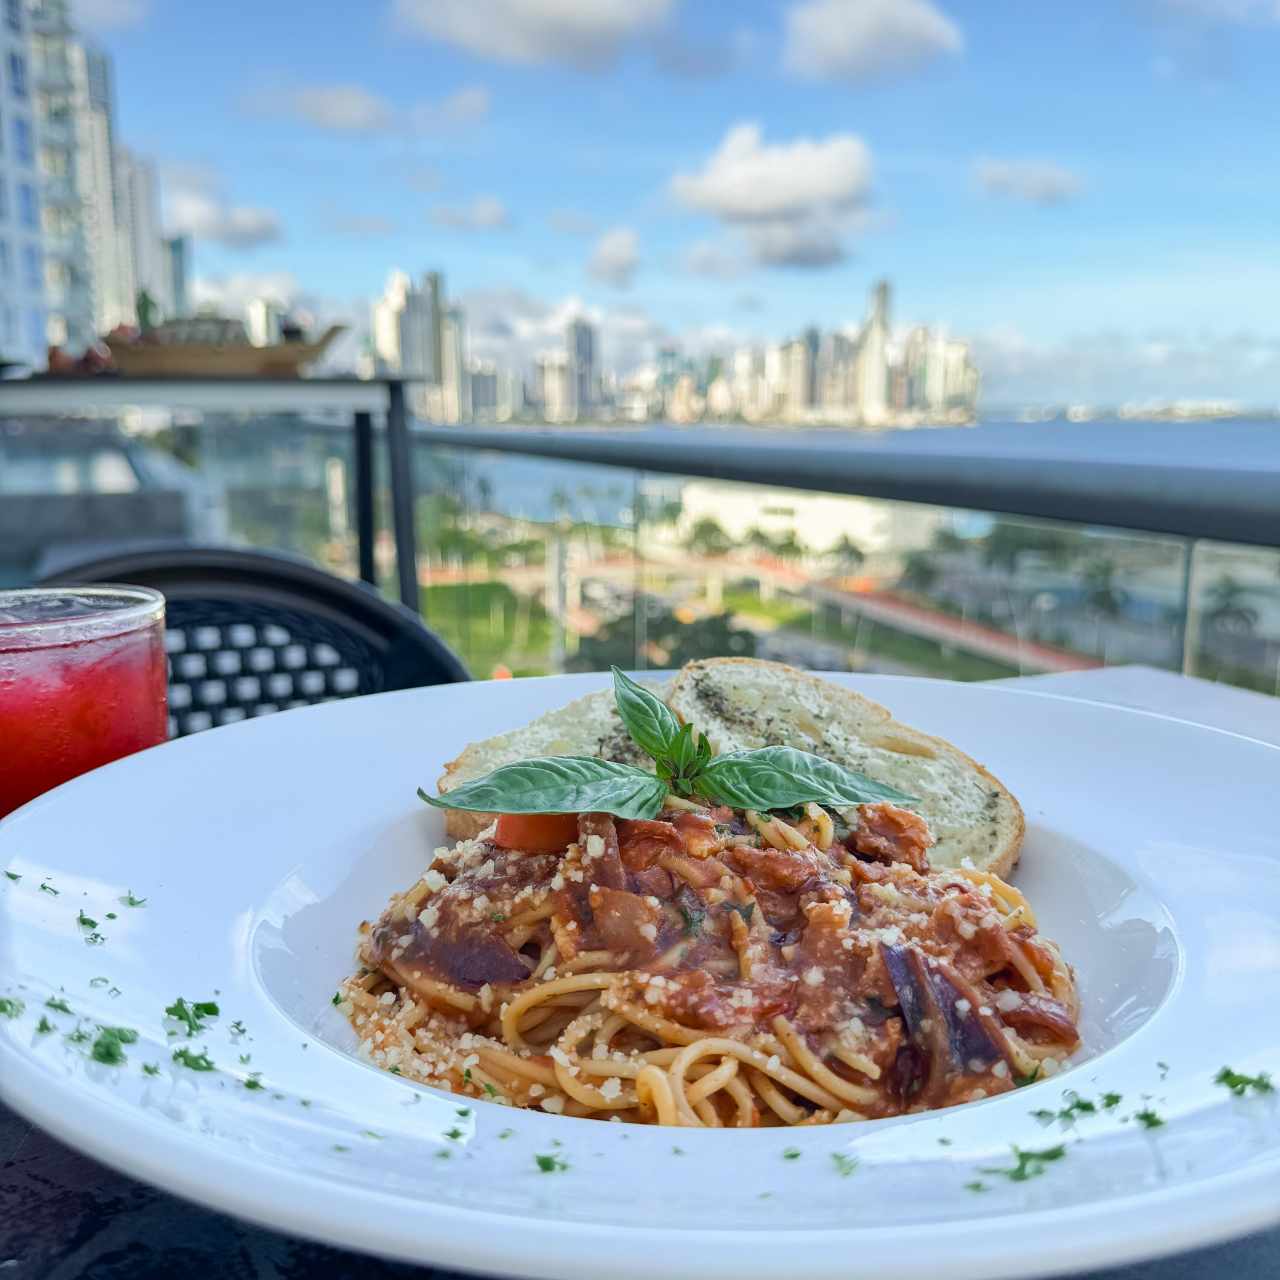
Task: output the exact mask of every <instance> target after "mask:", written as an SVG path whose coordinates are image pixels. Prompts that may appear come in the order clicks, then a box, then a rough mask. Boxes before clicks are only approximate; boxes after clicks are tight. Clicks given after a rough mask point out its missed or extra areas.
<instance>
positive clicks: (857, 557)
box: [828, 533, 867, 575]
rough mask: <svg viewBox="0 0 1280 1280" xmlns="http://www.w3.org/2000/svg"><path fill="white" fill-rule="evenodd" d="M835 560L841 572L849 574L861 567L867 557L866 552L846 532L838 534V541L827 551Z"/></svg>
mask: <svg viewBox="0 0 1280 1280" xmlns="http://www.w3.org/2000/svg"><path fill="white" fill-rule="evenodd" d="M828 554H829V555H830V556H831V558H832V559H833V560H834V561H835V562H836V564H837V565H838V566H839V568H840V572H841V573H842V574H845V575H847V574H850V573H853V572H855V571H856V570H857V569H858V568H860V567H861V565H862V562H863V561H864V560H865V559H866V558H867V556H866V553H865V552H864V551H863V550H862V548H861V547H860V546H858V544H857V543H856V542H854V540H853V539H852V538H851V537H849V535H848V534H847V533H842V534H841V535H840V541H839V542H837V543H836V545H835V546H834V547H832V548H831V550H830V552H829V553H828Z"/></svg>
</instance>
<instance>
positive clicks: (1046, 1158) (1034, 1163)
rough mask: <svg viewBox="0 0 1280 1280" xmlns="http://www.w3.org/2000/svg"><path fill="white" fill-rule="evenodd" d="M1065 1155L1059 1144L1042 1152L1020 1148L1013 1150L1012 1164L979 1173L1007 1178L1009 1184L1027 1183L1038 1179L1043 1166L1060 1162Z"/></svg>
mask: <svg viewBox="0 0 1280 1280" xmlns="http://www.w3.org/2000/svg"><path fill="white" fill-rule="evenodd" d="M1066 1154H1067V1149H1066V1147H1065V1146H1063V1145H1062V1144H1061V1143H1059V1145H1058V1146H1056V1147H1045V1148H1044V1150H1043V1151H1023V1150H1022V1148H1021V1147H1017V1146H1015V1147H1014V1148H1013V1158H1014V1163H1013V1164H1012V1165H1009V1166H999V1165H997V1166H994V1167H991V1166H988V1167H987V1168H983V1169H979V1170H978V1172H979V1173H992V1174H996V1173H998V1174H999V1175H1000V1176H1001V1177H1004V1178H1008V1179H1009V1181H1010V1182H1028V1181H1030V1180H1031V1179H1032V1178H1038V1177H1039V1176H1040V1175H1041V1174H1042V1173H1043V1172H1044V1169H1045V1165H1047V1164H1050V1163H1051V1162H1053V1161H1054V1160H1061V1159H1062V1157H1063V1156H1065V1155H1066Z"/></svg>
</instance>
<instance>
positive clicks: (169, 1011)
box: [164, 996, 218, 1040]
mask: <svg viewBox="0 0 1280 1280" xmlns="http://www.w3.org/2000/svg"><path fill="white" fill-rule="evenodd" d="M164 1013H165V1017H166V1018H172V1019H173V1020H174V1021H175V1022H181V1023H182V1024H183V1025H184V1026H185V1027H186V1028H187V1039H188V1040H190V1039H191V1037H192V1036H194V1035H195V1034H196V1032H197V1031H203V1030H204V1029H205V1025H204V1019H205V1018H216V1017H217V1016H218V1006H217V1005H216V1004H215V1003H214V1002H213V1001H212V1000H195V1001H192V1002H191V1003H188V1002H187V1001H186V1000H185V999H183V997H182V996H179V997H178V998H177V999H176V1000H175V1001H174V1002H173V1003H172V1004H171V1005H167V1006H166V1007H165V1011H164Z"/></svg>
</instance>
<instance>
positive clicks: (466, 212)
mask: <svg viewBox="0 0 1280 1280" xmlns="http://www.w3.org/2000/svg"><path fill="white" fill-rule="evenodd" d="M430 217H431V221H432V222H434V223H435V224H436V226H438V227H450V228H452V229H453V230H455V231H501V230H503V229H504V228H506V227H509V226H510V225H511V218H510V215H509V214H508V213H507V206H506V205H504V204H503V203H502V201H501V200H499V199H497V198H496V197H494V196H478V197H477V198H476V199H475V200H473V201H472V202H471V203H470V204H468V205H451V204H442V205H437V206H436V207H435V208H434V209H432V210H431V214H430Z"/></svg>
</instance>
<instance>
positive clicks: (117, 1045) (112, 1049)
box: [89, 1027, 138, 1067]
mask: <svg viewBox="0 0 1280 1280" xmlns="http://www.w3.org/2000/svg"><path fill="white" fill-rule="evenodd" d="M137 1039H138V1033H137V1032H136V1031H134V1030H133V1029H132V1028H130V1027H99V1028H98V1038H97V1039H96V1040H95V1041H94V1042H93V1048H91V1049H90V1050H89V1056H90V1057H91V1058H92V1059H93V1060H94V1061H95V1062H101V1063H104V1064H105V1065H107V1066H108V1067H118V1066H119V1065H120V1064H121V1063H122V1062H124V1048H123V1046H124V1045H126V1044H134V1043H135V1042H136V1041H137Z"/></svg>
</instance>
